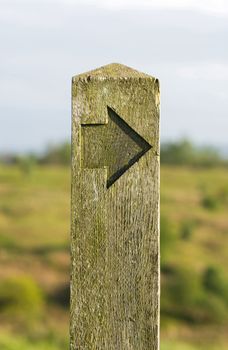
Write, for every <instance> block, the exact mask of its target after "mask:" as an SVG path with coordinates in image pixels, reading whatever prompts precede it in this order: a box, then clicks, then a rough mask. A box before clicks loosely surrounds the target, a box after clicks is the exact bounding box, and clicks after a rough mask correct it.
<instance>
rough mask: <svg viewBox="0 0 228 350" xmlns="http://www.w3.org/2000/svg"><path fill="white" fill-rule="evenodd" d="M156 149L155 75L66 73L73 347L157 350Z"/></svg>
mask: <svg viewBox="0 0 228 350" xmlns="http://www.w3.org/2000/svg"><path fill="white" fill-rule="evenodd" d="M109 108H110V109H111V110H112V111H113V112H114V113H116V115H117V117H118V116H119V117H120V118H119V119H118V120H119V121H120V122H119V123H120V125H119V126H118V122H116V121H115V119H113V120H111V119H112V118H111V117H109V113H108V112H109ZM117 117H116V118H117ZM121 118H122V120H123V121H124V123H126V125H125V124H124V125H125V126H124V125H122V124H123V123H122V122H121ZM121 123H122V124H121ZM94 124H96V125H94ZM128 126H129V127H130V129H132V130H130V131H129V129H128ZM124 128H125V129H124ZM133 130H134V131H135V132H136V134H137V135H138V136H137V135H136V136H135V134H134V132H133ZM140 137H141V139H140ZM143 140H144V141H145V143H144V141H143ZM115 146H116V147H115ZM158 154H159V85H158V81H157V80H156V79H155V78H153V77H150V76H148V75H146V74H143V73H139V72H137V71H135V70H132V69H130V68H128V67H125V66H122V65H118V64H112V65H108V66H105V67H102V68H100V69H98V70H95V71H92V72H89V73H86V74H82V75H79V76H76V77H74V78H73V82H72V229H71V231H72V241H71V248H72V277H71V316H70V317H71V328H70V344H71V345H70V347H71V350H76V349H77V350H95V349H97V350H98V349H99V350H158V349H159V156H158ZM134 156H135V159H133V158H134ZM132 159H133V160H132ZM133 163H134V164H133ZM132 164H133V165H132ZM120 169H122V172H121V171H120ZM113 174H117V175H116V177H115V178H113V177H112V175H113ZM110 179H111V180H110Z"/></svg>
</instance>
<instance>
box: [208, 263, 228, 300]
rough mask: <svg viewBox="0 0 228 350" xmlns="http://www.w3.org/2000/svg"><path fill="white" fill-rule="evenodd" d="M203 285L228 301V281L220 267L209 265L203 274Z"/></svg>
mask: <svg viewBox="0 0 228 350" xmlns="http://www.w3.org/2000/svg"><path fill="white" fill-rule="evenodd" d="M203 285H204V288H205V289H206V290H207V291H209V292H211V293H213V294H215V295H217V296H219V297H221V298H222V299H223V300H224V301H225V302H227V303H228V281H227V279H226V277H225V276H224V275H223V274H222V272H221V271H220V270H219V269H217V268H215V267H213V266H209V267H208V268H207V269H206V270H205V272H204V274H203Z"/></svg>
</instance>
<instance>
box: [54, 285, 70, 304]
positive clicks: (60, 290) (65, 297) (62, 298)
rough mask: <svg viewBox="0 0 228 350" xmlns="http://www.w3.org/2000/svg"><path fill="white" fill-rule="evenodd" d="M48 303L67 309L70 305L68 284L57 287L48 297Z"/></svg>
mask: <svg viewBox="0 0 228 350" xmlns="http://www.w3.org/2000/svg"><path fill="white" fill-rule="evenodd" d="M49 301H50V302H51V303H55V304H58V305H59V306H61V307H63V308H68V307H69V305H70V284H69V283H65V284H61V285H60V286H58V287H57V288H56V289H55V290H54V291H52V293H51V294H50V295H49Z"/></svg>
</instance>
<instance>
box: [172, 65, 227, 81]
mask: <svg viewBox="0 0 228 350" xmlns="http://www.w3.org/2000/svg"><path fill="white" fill-rule="evenodd" d="M178 74H179V76H180V77H181V78H184V79H190V80H205V81H226V82H227V81H228V64H224V63H198V64H194V65H188V66H183V67H181V68H179V69H178Z"/></svg>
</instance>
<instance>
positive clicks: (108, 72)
mask: <svg viewBox="0 0 228 350" xmlns="http://www.w3.org/2000/svg"><path fill="white" fill-rule="evenodd" d="M121 78H122V79H127V78H135V79H139V78H144V79H145V78H146V79H152V80H154V79H155V78H154V77H152V76H150V75H148V74H145V73H142V72H139V71H137V70H135V69H133V68H130V67H128V66H125V65H123V64H120V63H111V64H107V65H106V66H102V67H100V68H97V69H94V70H91V71H89V72H85V73H82V74H79V75H75V76H74V77H73V82H74V81H78V80H88V81H89V80H92V79H98V80H103V79H121Z"/></svg>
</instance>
